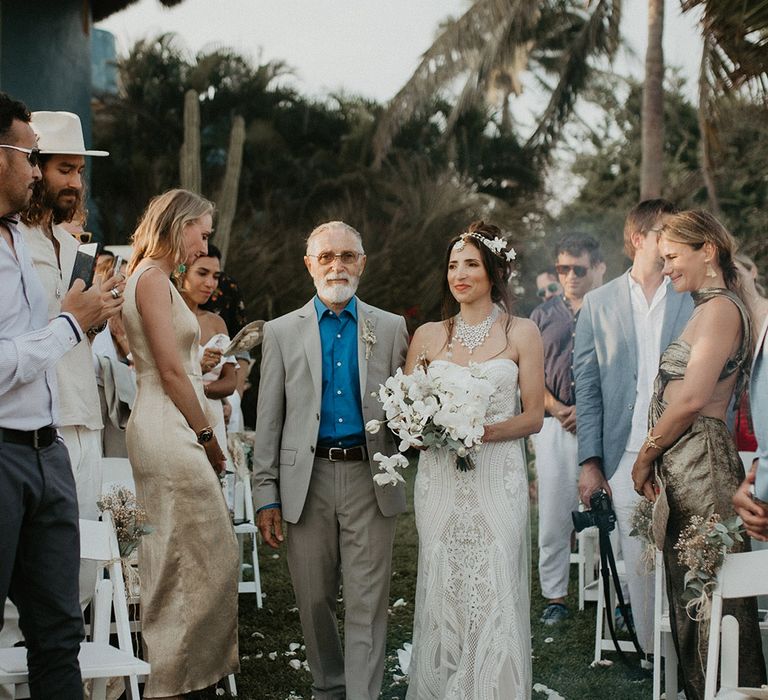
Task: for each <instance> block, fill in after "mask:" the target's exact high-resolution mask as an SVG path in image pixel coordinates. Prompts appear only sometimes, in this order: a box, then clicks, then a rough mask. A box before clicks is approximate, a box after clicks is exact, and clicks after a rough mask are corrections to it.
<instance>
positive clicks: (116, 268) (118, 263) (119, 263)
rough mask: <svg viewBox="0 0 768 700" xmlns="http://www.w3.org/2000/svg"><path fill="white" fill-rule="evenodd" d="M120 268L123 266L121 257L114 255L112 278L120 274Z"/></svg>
mask: <svg viewBox="0 0 768 700" xmlns="http://www.w3.org/2000/svg"><path fill="white" fill-rule="evenodd" d="M122 266H123V256H122V255H115V264H114V265H113V266H112V277H114V276H115V275H116V274H117V273H118V272H120V268H121V267H122Z"/></svg>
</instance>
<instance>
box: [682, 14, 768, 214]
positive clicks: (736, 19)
mask: <svg viewBox="0 0 768 700" xmlns="http://www.w3.org/2000/svg"><path fill="white" fill-rule="evenodd" d="M681 6H682V9H683V11H684V12H687V11H689V10H692V9H694V8H698V9H700V10H701V11H702V17H701V28H702V35H703V40H704V49H703V51H702V57H701V66H700V70H699V129H700V131H701V161H700V165H701V173H702V178H703V180H704V184H705V186H706V189H707V198H708V201H709V206H710V208H711V209H712V210H713V211H714V212H715V213H719V212H720V203H719V197H718V194H717V188H716V184H715V179H714V175H713V171H714V167H715V152H716V150H717V148H718V122H719V120H720V111H721V110H720V108H721V106H722V105H724V104H727V103H728V102H729V101H730V99H731V98H732V97H737V98H738V97H739V96H741V95H742V94H743V93H744V92H749V93H753V96H754V95H755V94H756V95H757V96H759V97H760V98H762V100H763V101H765V100H766V98H768V1H766V0H742V1H741V2H719V1H718V0H681Z"/></svg>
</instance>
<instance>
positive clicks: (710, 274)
mask: <svg viewBox="0 0 768 700" xmlns="http://www.w3.org/2000/svg"><path fill="white" fill-rule="evenodd" d="M706 275H707V277H717V273H716V272H715V269H714V268H713V267H712V263H710V262H709V260H707V272H706Z"/></svg>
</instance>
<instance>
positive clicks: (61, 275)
mask: <svg viewBox="0 0 768 700" xmlns="http://www.w3.org/2000/svg"><path fill="white" fill-rule="evenodd" d="M19 231H21V233H22V234H23V236H24V240H25V241H26V243H27V246H28V248H29V252H30V257H31V258H32V264H33V265H34V266H35V271H36V272H37V274H38V275H39V276H40V281H41V282H42V283H43V288H44V289H45V294H46V301H47V302H48V318H55V317H56V316H58V314H59V312H60V311H61V300H62V299H63V298H64V295H65V294H66V293H67V290H68V288H69V280H70V277H71V276H72V268H73V267H74V264H75V257H76V255H77V247H78V243H77V241H76V240H75V239H74V238H73V236H72V234H70V233H69V232H68V231H67V230H66V229H65V228H63V227H62V226H59V225H54V226H53V236H54V238H55V239H56V241H57V242H58V244H59V255H58V257H57V256H56V249H55V248H54V246H53V242H52V241H51V240H50V239H49V238H48V236H46V235H45V233H44V232H43V230H42V229H41V228H39V227H37V226H35V227H29V226H25V225H24V224H23V223H20V224H19ZM56 379H57V383H58V391H59V423H58V424H59V425H82V426H85V427H86V428H89V429H90V430H99V429H101V428H103V427H104V426H103V423H102V420H101V404H100V403H99V390H98V388H97V385H96V372H95V371H94V368H93V355H92V354H91V346H90V343H89V342H88V340H87V339H86V338H83V340H82V341H81V342H80V343H78V344H77V345H76V346H75V347H74V348H73V349H72V351H71V352H68V353H67V354H66V355H64V357H62V358H61V360H59V363H58V364H57V365H56Z"/></svg>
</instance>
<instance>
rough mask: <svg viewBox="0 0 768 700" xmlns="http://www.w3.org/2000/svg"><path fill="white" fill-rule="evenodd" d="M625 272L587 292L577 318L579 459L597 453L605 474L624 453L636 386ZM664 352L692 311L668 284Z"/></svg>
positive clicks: (686, 297) (690, 302) (689, 303)
mask: <svg viewBox="0 0 768 700" xmlns="http://www.w3.org/2000/svg"><path fill="white" fill-rule="evenodd" d="M628 275H629V271H627V272H625V273H624V274H623V275H621V276H620V277H617V278H616V279H615V280H612V281H611V282H608V283H607V284H605V285H603V286H602V287H600V288H598V289H595V290H593V291H591V292H589V293H588V294H587V295H586V296H585V297H584V304H583V306H582V307H581V312H580V313H579V320H578V322H577V323H576V341H575V345H574V353H573V362H574V377H575V381H576V435H577V437H578V442H579V464H582V463H583V462H585V461H586V460H588V459H591V458H593V457H597V458H599V459H600V460H602V465H603V473H604V474H605V477H606V478H607V479H610V478H611V476H613V474H614V472H615V471H616V468H617V467H618V466H619V460H620V459H621V456H622V455H623V454H624V448H625V447H626V445H627V440H628V439H629V433H630V430H631V428H632V411H633V409H634V406H635V395H636V393H637V392H636V390H637V347H636V340H635V325H634V322H633V320H632V301H631V299H630V295H629V282H628V280H627V276H628ZM664 304H665V309H664V324H663V326H662V331H661V349H662V351H663V350H664V349H665V348H666V347H667V345H669V344H670V343H671V342H672V341H673V340H674V339H675V338H677V337H678V336H679V335H680V333H681V332H682V330H683V328H684V327H685V324H686V323H687V322H688V319H689V318H690V316H691V313H692V311H693V300H692V299H691V295H690V294H688V293H685V294H679V293H677V292H675V290H674V289H673V288H672V287H671V286H670V287H669V289H668V290H667V294H666V297H665V301H664Z"/></svg>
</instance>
